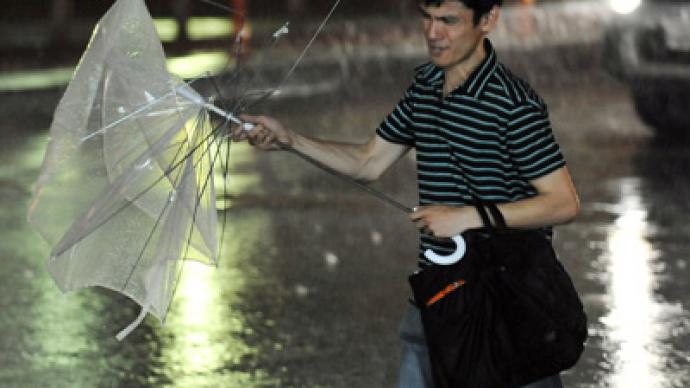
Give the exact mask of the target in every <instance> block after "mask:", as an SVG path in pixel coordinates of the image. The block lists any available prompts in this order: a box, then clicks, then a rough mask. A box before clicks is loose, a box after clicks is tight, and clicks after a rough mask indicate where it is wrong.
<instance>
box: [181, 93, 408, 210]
mask: <svg viewBox="0 0 690 388" xmlns="http://www.w3.org/2000/svg"><path fill="white" fill-rule="evenodd" d="M177 93H178V94H179V95H181V96H183V97H185V98H186V99H188V100H190V101H192V102H194V103H195V104H197V105H199V106H201V107H204V108H206V109H208V110H209V111H211V112H213V113H215V114H217V115H219V116H222V117H224V118H226V119H227V120H229V121H232V122H233V123H235V124H237V125H240V126H242V128H243V129H244V130H245V131H249V130H251V129H252V128H253V127H254V125H253V124H251V123H246V122H243V121H242V120H240V119H239V118H237V116H235V115H233V114H232V113H230V112H227V111H225V110H223V109H221V108H219V107H217V106H215V105H214V104H212V103H210V102H208V101H205V100H204V99H203V98H201V96H199V95H198V94H193V93H190V92H189V91H188V90H187V89H185V88H178V89H177ZM280 147H281V148H282V149H284V150H286V151H290V152H292V153H293V154H295V155H297V156H299V157H301V158H302V159H304V160H305V161H307V162H309V163H311V164H312V165H314V166H316V167H318V168H320V169H322V170H324V171H326V172H328V173H329V174H331V175H334V176H336V177H338V178H340V179H342V180H344V181H345V182H347V183H350V184H352V185H354V186H356V187H358V188H359V189H361V190H362V191H364V192H366V193H369V194H371V195H373V196H374V197H376V198H378V199H379V200H381V201H383V202H385V203H387V204H389V205H391V206H393V207H395V208H396V209H398V210H400V211H402V212H404V213H405V214H408V213H413V212H414V211H415V209H412V208H409V207H407V206H405V205H403V204H402V203H400V202H398V201H396V200H395V199H393V198H392V197H390V196H388V195H386V194H384V193H383V192H381V191H378V190H376V189H374V188H372V187H370V186H367V185H365V184H363V183H362V182H359V181H357V180H355V179H353V178H352V177H350V176H349V175H346V174H343V173H341V172H340V171H337V170H335V169H333V168H331V167H329V166H327V165H325V164H323V163H321V162H319V161H318V160H316V159H314V158H312V157H311V156H309V155H307V154H305V153H304V152H301V151H298V150H296V149H295V148H293V147H292V146H290V145H288V144H283V143H280Z"/></svg>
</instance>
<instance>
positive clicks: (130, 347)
mask: <svg viewBox="0 0 690 388" xmlns="http://www.w3.org/2000/svg"><path fill="white" fill-rule="evenodd" d="M393 78H395V77H393ZM382 79H383V81H382V80H381V79H378V80H376V81H371V80H365V81H364V82H362V83H361V84H356V85H354V84H353V85H350V87H349V88H348V89H346V90H342V91H341V92H342V93H340V94H339V95H334V94H331V95H323V96H318V98H309V99H300V98H293V99H285V100H276V101H274V102H271V103H269V104H268V105H267V106H266V107H265V109H266V110H267V111H268V113H271V114H274V115H277V116H279V117H281V118H283V119H285V121H286V122H287V123H288V124H289V125H290V126H293V127H299V128H304V131H305V132H307V133H314V134H319V135H321V136H324V137H330V138H337V139H345V138H353V137H355V138H356V137H363V136H366V135H367V134H368V133H370V131H371V129H372V128H374V127H375V126H376V125H377V124H378V121H379V119H380V118H381V117H382V116H383V115H384V114H385V113H386V111H387V110H388V109H390V107H391V106H392V105H393V104H394V103H395V102H396V100H397V99H398V97H399V95H400V92H401V90H402V89H403V88H404V86H405V85H404V83H402V82H398V81H397V80H395V79H389V78H385V77H383V78H382ZM600 81H601V82H600ZM382 83H383V84H382ZM538 86H539V85H538ZM540 90H543V95H544V97H545V98H546V100H547V102H549V105H550V109H551V112H552V116H553V119H554V123H555V127H556V133H557V136H558V137H559V139H560V141H561V143H562V146H563V149H564V153H565V154H566V157H567V158H568V160H569V165H570V168H571V171H572V173H573V176H574V178H575V180H576V183H577V185H578V188H579V190H580V194H581V197H582V203H583V214H582V216H581V217H580V219H579V220H578V221H577V222H576V223H573V224H571V225H567V226H563V227H560V228H558V232H557V249H558V251H559V253H560V255H561V258H562V260H563V262H564V263H565V265H566V266H567V268H568V269H569V270H570V271H571V273H572V276H573V278H574V280H575V282H576V285H577V286H578V288H579V290H580V291H581V293H582V297H583V300H584V302H585V305H586V309H587V312H588V314H589V317H590V339H589V343H588V347H587V349H586V352H585V354H584V356H583V358H582V360H581V361H580V363H579V364H578V365H577V366H576V367H575V368H574V369H573V370H571V371H568V372H567V373H566V374H565V375H564V381H565V383H566V386H568V387H620V388H623V387H625V388H628V387H685V386H690V368H688V366H689V365H690V269H689V268H688V260H689V259H688V257H690V243H688V239H687V236H688V235H689V234H690V223H688V222H687V220H686V217H687V216H688V214H690V204H689V203H688V201H687V198H688V197H689V196H690V178H688V176H687V174H686V173H685V172H686V171H688V167H689V165H690V157H688V156H687V155H688V147H690V146H685V145H680V144H669V143H662V142H656V141H653V140H652V139H650V138H649V137H647V136H645V133H647V129H646V128H645V127H644V126H643V125H642V124H640V123H639V121H638V120H637V119H636V117H635V116H634V113H633V111H632V108H631V107H630V103H629V101H628V97H627V95H626V94H625V90H623V89H622V88H621V87H620V86H619V85H618V84H616V83H615V82H613V81H611V80H609V79H606V78H602V79H598V80H595V81H593V82H585V83H582V84H579V86H576V87H571V88H567V90H569V92H568V93H565V92H563V90H564V89H562V88H558V89H556V88H549V87H548V85H544V86H542V87H541V89H540ZM56 96H57V94H54V93H53V94H51V93H39V94H35V95H31V96H30V98H29V97H27V95H24V94H19V93H17V94H5V95H3V96H2V99H3V104H2V105H4V107H3V108H2V111H3V113H4V114H3V120H2V121H1V122H0V123H1V124H0V125H1V126H2V131H3V132H4V134H5V136H4V138H5V139H6V141H3V143H2V145H0V147H2V152H0V161H1V162H2V166H3V167H2V169H1V170H0V192H1V193H2V198H3V209H2V212H0V219H2V223H0V225H2V226H1V228H2V235H3V237H4V238H3V240H2V242H1V243H0V255H1V257H2V260H3V267H4V270H3V271H2V272H1V273H0V291H2V292H0V308H1V311H2V314H0V327H2V330H3V331H4V335H3V336H2V337H0V349H1V350H2V352H0V364H2V365H3V366H4V368H2V369H0V386H8V387H14V386H52V387H75V386H128V387H132V386H142V387H146V386H174V387H218V386H223V387H239V386H242V387H390V386H393V385H394V382H395V378H396V373H397V369H396V368H397V363H398V343H397V325H398V319H399V316H400V314H401V312H402V310H403V308H404V307H405V303H406V297H407V295H408V291H407V285H406V275H407V274H408V273H410V271H412V270H413V269H414V265H415V258H414V257H413V256H414V252H416V231H415V230H414V228H413V227H412V226H411V225H409V224H408V223H407V221H406V219H405V217H404V216H403V215H401V214H399V213H398V212H397V210H395V209H389V208H387V207H386V206H385V205H382V204H380V203H378V202H377V201H376V200H375V199H372V198H369V197H365V196H363V195H362V194H360V193H359V192H358V191H357V190H356V189H353V188H351V187H349V186H347V185H346V184H344V183H341V182H339V181H337V180H335V179H334V178H331V177H329V176H326V175H324V173H322V172H321V171H318V170H316V169H314V168H313V167H311V166H309V165H306V164H305V163H304V162H303V161H301V160H299V159H298V158H295V157H294V156H290V155H285V154H281V153H268V154H258V153H255V152H254V151H253V150H251V149H250V148H249V147H248V146H246V145H234V146H233V148H232V150H231V155H232V156H231V161H230V162H231V169H232V174H231V176H230V178H229V180H228V187H229V188H228V190H227V192H225V193H223V194H222V196H221V197H219V206H220V207H222V208H224V209H225V210H224V211H223V212H222V216H221V218H224V219H226V220H227V224H226V229H225V234H224V237H223V239H224V245H223V253H222V257H221V262H220V265H219V267H218V268H212V267H206V266H203V265H198V264H196V263H192V262H189V263H186V264H185V268H184V275H183V278H182V281H181V284H180V286H179V289H178V291H177V294H176V299H175V301H174V303H173V307H172V309H171V313H170V315H169V316H168V319H167V322H166V323H165V325H164V326H163V327H161V326H160V325H159V324H158V322H156V321H155V319H147V320H146V321H145V324H144V325H143V326H142V327H140V328H139V329H137V330H136V331H135V332H134V333H133V334H132V335H130V337H128V338H127V339H126V341H125V342H123V343H118V342H117V341H116V340H115V339H114V334H115V333H116V332H117V331H118V330H119V329H121V328H122V327H123V326H125V325H127V324H128V323H129V322H130V321H131V320H132V319H133V318H134V317H135V316H136V315H137V313H138V308H137V306H136V305H134V304H133V303H132V302H130V301H129V300H127V299H125V298H122V297H120V296H118V295H114V294H113V293H111V292H108V291H103V290H97V289H96V290H82V291H79V292H77V293H73V294H69V295H64V296H63V295H61V294H60V292H59V291H58V289H57V288H56V287H55V286H54V285H53V283H52V280H51V279H50V278H49V276H48V274H47V272H46V268H45V261H46V259H47V256H48V255H47V253H48V248H47V247H46V246H44V245H43V244H41V243H39V238H38V237H37V236H36V235H35V234H34V233H33V232H32V231H31V230H30V229H29V228H28V226H27V225H26V223H25V214H26V207H27V204H28V203H27V202H28V197H29V191H30V188H31V185H32V184H33V181H34V180H35V178H36V175H37V173H38V169H39V167H40V163H41V159H42V154H43V151H44V149H45V145H46V142H47V133H46V132H45V128H46V127H47V124H48V123H47V122H46V119H47V118H49V117H50V116H49V113H50V111H51V110H52V109H51V107H53V106H54V104H55V102H56V101H55V98H56ZM27 99H31V100H32V101H30V103H31V104H33V105H32V106H34V107H36V109H37V110H38V111H37V112H35V114H34V115H32V116H31V117H30V118H26V119H21V120H19V119H16V118H14V117H15V116H13V115H11V114H10V112H15V111H22V112H25V111H26V110H22V109H23V108H22V106H23V104H24V103H25V101H26V100H27ZM41 99H43V100H41ZM40 109H44V111H43V112H40ZM5 117H7V119H5ZM376 185H377V187H380V188H382V189H384V190H385V191H386V192H388V193H390V194H391V195H393V196H395V197H396V198H398V199H400V200H401V201H402V202H403V203H406V204H409V205H413V204H414V203H415V200H416V196H415V182H414V173H413V161H412V160H411V159H409V158H405V159H403V160H401V162H400V163H399V164H398V165H396V166H395V167H394V168H393V169H392V171H390V172H388V173H387V174H386V175H385V176H384V177H383V179H382V181H381V182H379V183H377V184H376Z"/></svg>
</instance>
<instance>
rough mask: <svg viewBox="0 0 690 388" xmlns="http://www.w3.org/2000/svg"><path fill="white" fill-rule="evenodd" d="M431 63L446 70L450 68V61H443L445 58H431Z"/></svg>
mask: <svg viewBox="0 0 690 388" xmlns="http://www.w3.org/2000/svg"><path fill="white" fill-rule="evenodd" d="M429 61H430V62H431V63H433V64H434V65H436V66H438V67H440V68H446V67H447V66H448V61H446V60H443V58H438V57H434V56H430V57H429Z"/></svg>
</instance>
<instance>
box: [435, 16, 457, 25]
mask: <svg viewBox="0 0 690 388" xmlns="http://www.w3.org/2000/svg"><path fill="white" fill-rule="evenodd" d="M439 20H441V22H443V24H448V25H454V24H458V23H459V22H460V19H458V18H454V17H442V18H440V19H439Z"/></svg>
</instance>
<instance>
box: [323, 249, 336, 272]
mask: <svg viewBox="0 0 690 388" xmlns="http://www.w3.org/2000/svg"><path fill="white" fill-rule="evenodd" d="M323 258H324V260H326V265H327V266H328V268H331V269H332V268H335V267H336V266H337V265H338V261H340V260H339V259H338V256H336V255H335V253H333V252H326V253H325V254H324V255H323Z"/></svg>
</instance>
